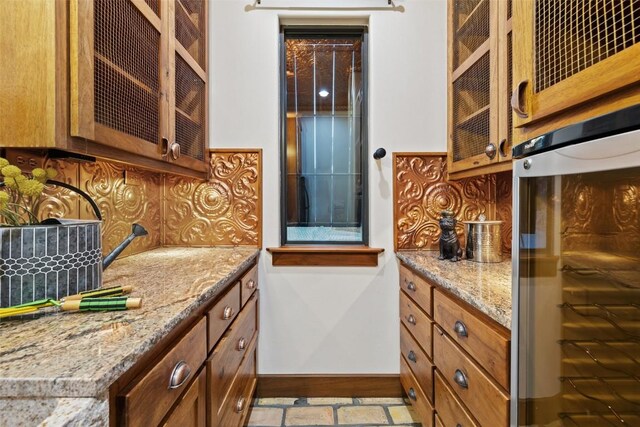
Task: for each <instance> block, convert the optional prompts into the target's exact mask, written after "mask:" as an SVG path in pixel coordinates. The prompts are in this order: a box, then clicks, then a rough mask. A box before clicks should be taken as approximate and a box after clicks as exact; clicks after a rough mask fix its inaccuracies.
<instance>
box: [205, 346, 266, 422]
mask: <svg viewBox="0 0 640 427" xmlns="http://www.w3.org/2000/svg"><path fill="white" fill-rule="evenodd" d="M255 384H256V352H255V341H254V345H253V346H252V348H251V349H250V352H249V353H247V357H245V358H244V360H243V361H242V365H240V369H239V370H238V373H237V374H236V376H235V378H234V379H233V383H232V385H231V389H230V390H229V394H228V396H227V398H226V399H225V401H224V404H223V406H222V408H220V411H219V413H218V418H217V420H218V422H217V424H216V423H212V424H213V425H214V426H215V425H218V426H220V427H227V426H228V427H236V426H240V425H241V424H242V422H243V420H244V419H245V417H246V416H247V413H248V412H249V407H250V406H251V395H252V394H253V390H254V388H255Z"/></svg>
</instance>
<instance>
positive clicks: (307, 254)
mask: <svg viewBox="0 0 640 427" xmlns="http://www.w3.org/2000/svg"><path fill="white" fill-rule="evenodd" d="M267 252H269V253H270V254H271V264H272V265H275V266H285V265H289V266H324V267H376V266H377V265H378V255H380V254H381V253H382V252H384V249H383V248H370V247H369V246H280V247H277V248H267Z"/></svg>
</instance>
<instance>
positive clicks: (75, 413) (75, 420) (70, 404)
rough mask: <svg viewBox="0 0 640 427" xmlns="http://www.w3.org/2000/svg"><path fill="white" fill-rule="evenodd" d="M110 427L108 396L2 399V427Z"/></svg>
mask: <svg viewBox="0 0 640 427" xmlns="http://www.w3.org/2000/svg"><path fill="white" fill-rule="evenodd" d="M107 425H109V400H108V395H105V396H104V397H103V398H101V399H94V398H90V397H85V398H73V397H60V398H45V399H35V398H27V399H20V398H7V399H0V426H40V427H45V426H46V427H62V426H64V427H71V426H73V427H75V426H78V427H80V426H82V427H93V426H96V427H97V426H107Z"/></svg>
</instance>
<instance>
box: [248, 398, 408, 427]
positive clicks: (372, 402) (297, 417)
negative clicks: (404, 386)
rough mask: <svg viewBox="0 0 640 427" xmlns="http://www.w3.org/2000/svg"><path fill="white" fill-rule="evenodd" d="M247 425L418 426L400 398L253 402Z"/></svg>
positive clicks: (296, 399) (264, 400) (263, 399)
mask: <svg viewBox="0 0 640 427" xmlns="http://www.w3.org/2000/svg"><path fill="white" fill-rule="evenodd" d="M247 425H248V426H250V427H290V426H407V427H408V426H412V427H420V422H419V421H418V418H417V415H416V414H415V412H414V411H413V408H411V406H410V405H409V404H407V403H406V402H405V401H404V400H403V399H401V398H363V397H362V398H357V397H356V398H338V397H322V398H320V397H316V398H312V397H309V398H306V397H301V398H282V397H279V398H261V399H254V401H253V405H252V408H251V413H250V414H249V421H248V423H247Z"/></svg>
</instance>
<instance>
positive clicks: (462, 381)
mask: <svg viewBox="0 0 640 427" xmlns="http://www.w3.org/2000/svg"><path fill="white" fill-rule="evenodd" d="M453 380H454V381H455V382H456V384H458V385H459V386H460V387H462V388H469V383H468V382H467V377H466V376H465V375H464V373H463V372H462V371H461V370H460V369H456V372H455V373H454V374H453Z"/></svg>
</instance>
